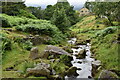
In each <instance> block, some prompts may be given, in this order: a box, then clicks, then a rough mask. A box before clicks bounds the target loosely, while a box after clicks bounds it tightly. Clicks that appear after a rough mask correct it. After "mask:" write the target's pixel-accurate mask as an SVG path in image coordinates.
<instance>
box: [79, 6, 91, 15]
mask: <svg viewBox="0 0 120 80" xmlns="http://www.w3.org/2000/svg"><path fill="white" fill-rule="evenodd" d="M89 14H90V11H89V10H88V9H87V8H85V7H83V8H81V9H80V10H79V16H85V15H89Z"/></svg>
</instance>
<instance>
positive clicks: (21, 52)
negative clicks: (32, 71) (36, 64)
mask: <svg viewBox="0 0 120 80" xmlns="http://www.w3.org/2000/svg"><path fill="white" fill-rule="evenodd" d="M0 33H4V34H7V37H8V38H9V39H13V38H14V37H18V36H22V37H25V36H26V33H22V32H9V31H4V30H2V31H1V32H0ZM37 47H38V48H39V51H40V53H41V52H42V51H43V50H44V48H45V45H44V44H43V45H38V46H37ZM29 53H30V52H29V51H27V50H25V49H22V48H21V47H20V46H19V45H18V44H17V43H12V49H11V50H10V51H6V52H5V56H4V58H3V59H2V69H3V72H2V77H5V78H6V77H7V78H18V77H20V72H16V71H4V70H5V69H6V68H9V67H14V65H15V67H14V69H16V70H21V71H23V69H24V66H23V64H24V63H25V61H29V62H33V61H31V60H30V59H29V58H28V57H29ZM40 55H41V54H40ZM21 67H22V68H23V69H22V68H21ZM21 77H22V76H21Z"/></svg>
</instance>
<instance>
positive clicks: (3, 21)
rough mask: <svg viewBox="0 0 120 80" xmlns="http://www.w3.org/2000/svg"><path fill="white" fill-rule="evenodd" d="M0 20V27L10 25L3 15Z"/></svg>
mask: <svg viewBox="0 0 120 80" xmlns="http://www.w3.org/2000/svg"><path fill="white" fill-rule="evenodd" d="M0 20H1V21H2V27H5V28H6V27H11V24H10V23H9V22H8V20H7V19H6V18H4V17H0Z"/></svg>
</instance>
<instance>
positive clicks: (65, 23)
mask: <svg viewBox="0 0 120 80" xmlns="http://www.w3.org/2000/svg"><path fill="white" fill-rule="evenodd" d="M51 21H52V23H53V24H55V25H56V26H57V27H58V28H59V29H60V30H61V31H62V32H64V31H66V30H67V29H68V27H70V25H71V23H70V21H69V19H68V17H67V15H66V14H65V10H64V9H59V8H57V9H56V10H55V11H54V14H53V17H52V18H51Z"/></svg>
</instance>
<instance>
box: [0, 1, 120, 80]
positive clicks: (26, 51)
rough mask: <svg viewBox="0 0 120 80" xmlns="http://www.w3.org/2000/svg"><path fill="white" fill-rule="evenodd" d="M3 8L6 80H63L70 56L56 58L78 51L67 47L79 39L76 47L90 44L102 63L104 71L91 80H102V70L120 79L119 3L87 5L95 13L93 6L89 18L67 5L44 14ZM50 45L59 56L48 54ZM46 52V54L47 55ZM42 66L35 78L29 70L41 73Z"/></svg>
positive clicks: (20, 6)
mask: <svg viewBox="0 0 120 80" xmlns="http://www.w3.org/2000/svg"><path fill="white" fill-rule="evenodd" d="M2 3H3V5H2V9H3V12H2V14H0V19H1V20H2V29H1V30H0V39H1V40H2V41H1V43H0V48H1V50H0V53H1V54H2V60H1V63H2V78H37V79H63V78H64V77H65V76H66V75H67V71H68V70H69V69H71V64H70V61H71V56H70V55H61V54H58V53H60V52H61V51H63V50H64V51H66V52H64V51H63V53H67V52H68V53H71V52H72V50H71V46H72V47H73V46H74V45H70V44H68V43H67V40H68V39H69V38H73V37H76V38H77V41H76V44H81V45H84V44H85V45H86V44H87V43H88V42H89V43H91V52H92V56H93V57H94V58H95V59H97V60H100V61H101V67H99V68H100V69H99V70H98V71H97V72H96V73H93V74H95V75H94V76H93V77H95V78H98V77H99V74H100V72H101V71H102V70H110V71H113V72H115V73H116V74H117V76H120V70H119V65H118V64H119V54H118V50H119V47H118V46H119V43H120V42H119V39H120V31H119V29H120V17H119V15H118V14H119V11H120V10H119V9H120V8H119V7H120V6H119V5H118V4H119V2H116V3H89V2H87V3H86V4H85V5H86V7H87V8H88V9H91V6H92V13H93V14H91V15H87V16H79V14H78V12H77V11H76V10H74V9H73V8H74V7H73V6H71V5H70V4H69V3H68V2H65V3H61V2H58V3H57V4H55V5H48V6H47V7H46V9H44V10H43V9H41V7H27V6H25V4H24V3H23V2H22V3H19V2H18V3H7V4H5V2H2ZM111 4H112V5H111ZM101 6H105V8H104V9H103V8H102V7H101ZM106 12H107V13H106ZM111 12H113V13H114V14H111ZM48 45H53V46H55V50H56V51H57V50H60V51H58V53H57V54H54V53H55V52H56V51H54V50H53V54H54V55H53V54H52V55H51V54H48V52H49V49H50V48H51V47H50V48H48ZM35 47H37V48H35ZM59 48H60V49H59ZM32 49H34V50H35V53H38V55H37V57H36V58H35V59H31V58H30V55H31V54H32ZM37 49H38V50H37ZM47 49H48V52H46V53H45V51H46V50H47ZM61 49H62V50H61ZM33 52H34V51H33ZM45 54H47V55H45ZM35 55H36V54H35ZM39 63H41V64H43V65H45V71H46V73H39V74H42V75H38V74H32V75H31V74H30V72H29V69H28V68H32V69H33V68H34V69H35V68H36V67H37V66H42V68H43V65H41V64H39ZM66 63H67V64H66ZM37 64H39V65H37ZM49 65H50V66H49ZM32 69H31V70H32ZM38 70H39V69H38ZM43 70H44V68H43ZM28 72H29V73H28ZM68 72H70V71H68ZM71 72H72V71H71ZM33 73H34V71H33ZM70 74H71V73H70Z"/></svg>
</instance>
